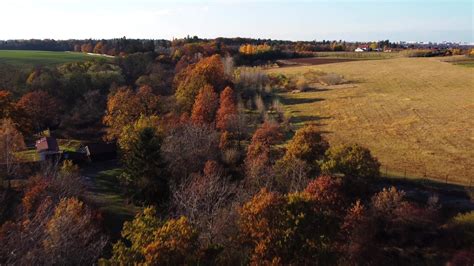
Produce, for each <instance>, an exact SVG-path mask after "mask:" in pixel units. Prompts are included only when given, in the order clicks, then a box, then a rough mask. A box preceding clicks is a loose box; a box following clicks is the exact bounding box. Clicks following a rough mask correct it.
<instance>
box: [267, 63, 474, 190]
mask: <svg viewBox="0 0 474 266" xmlns="http://www.w3.org/2000/svg"><path fill="white" fill-rule="evenodd" d="M311 71H323V72H326V73H337V74H340V75H343V77H344V80H346V81H347V82H345V83H344V84H339V85H329V86H324V85H321V84H319V83H318V84H311V83H310V84H309V85H310V87H313V88H315V89H313V90H310V91H308V92H301V93H295V94H292V93H283V94H281V97H282V102H283V104H284V105H285V108H286V110H287V111H288V112H289V113H291V116H292V122H293V123H295V124H303V123H312V122H314V123H317V124H318V125H319V126H320V128H321V130H322V131H323V132H325V135H326V137H327V138H328V140H329V141H330V143H331V144H339V143H349V142H357V143H360V144H363V145H364V146H366V147H368V148H370V150H371V151H372V152H373V154H374V155H375V156H376V157H378V159H379V160H380V162H381V163H382V169H381V170H382V172H383V174H385V172H386V171H387V172H388V174H389V175H394V176H402V177H403V176H411V177H419V178H424V177H427V178H431V179H437V180H441V181H443V182H445V181H446V179H447V180H448V182H450V183H459V184H464V185H470V184H471V182H474V181H472V178H474V130H473V128H474V69H473V68H468V67H463V66H460V65H455V64H452V63H449V62H443V61H441V60H440V58H394V59H387V60H364V61H352V62H342V63H332V64H327V65H317V66H296V67H285V68H278V69H271V70H269V72H270V73H282V74H284V75H287V76H289V77H292V78H296V79H297V78H301V77H302V76H303V74H305V73H309V72H311ZM473 185H474V184H473Z"/></svg>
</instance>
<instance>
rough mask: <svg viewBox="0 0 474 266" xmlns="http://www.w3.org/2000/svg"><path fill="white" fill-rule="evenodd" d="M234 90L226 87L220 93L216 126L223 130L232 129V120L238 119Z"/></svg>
mask: <svg viewBox="0 0 474 266" xmlns="http://www.w3.org/2000/svg"><path fill="white" fill-rule="evenodd" d="M234 97H235V96H234V91H233V90H232V89H231V88H230V87H226V88H225V89H224V90H223V91H222V92H221V95H220V101H219V109H218V110H217V116H216V128H218V129H220V130H223V131H230V130H232V122H233V121H234V120H235V119H237V115H238V113H237V105H236V103H235V99H234Z"/></svg>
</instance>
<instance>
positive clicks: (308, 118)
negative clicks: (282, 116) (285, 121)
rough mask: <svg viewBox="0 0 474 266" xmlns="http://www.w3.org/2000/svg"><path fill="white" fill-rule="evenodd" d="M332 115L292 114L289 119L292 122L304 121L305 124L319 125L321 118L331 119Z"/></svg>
mask: <svg viewBox="0 0 474 266" xmlns="http://www.w3.org/2000/svg"><path fill="white" fill-rule="evenodd" d="M331 118H332V117H330V116H317V115H298V116H293V117H291V119H290V122H291V123H294V124H300V123H306V124H310V123H312V124H315V125H317V126H321V125H322V124H320V123H319V122H321V121H322V120H326V119H331Z"/></svg>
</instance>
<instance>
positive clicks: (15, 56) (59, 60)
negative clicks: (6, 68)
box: [0, 50, 98, 67]
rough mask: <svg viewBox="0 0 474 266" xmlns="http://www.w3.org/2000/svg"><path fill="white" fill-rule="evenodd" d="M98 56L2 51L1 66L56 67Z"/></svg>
mask: <svg viewBox="0 0 474 266" xmlns="http://www.w3.org/2000/svg"><path fill="white" fill-rule="evenodd" d="M97 57H98V56H93V55H88V54H83V53H74V52H51V51H30V50H0V64H2V63H3V64H8V65H13V66H25V67H34V66H38V65H46V66H54V65H60V64H64V63H69V62H79V61H85V60H90V59H92V58H97Z"/></svg>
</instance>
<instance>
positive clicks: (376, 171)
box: [321, 144, 380, 179]
mask: <svg viewBox="0 0 474 266" xmlns="http://www.w3.org/2000/svg"><path fill="white" fill-rule="evenodd" d="M326 157H327V159H326V161H325V162H324V163H323V165H322V167H321V169H322V170H323V171H325V172H329V173H340V174H344V175H345V176H350V177H353V178H360V179H370V178H374V177H379V176H380V163H379V161H378V160H377V158H375V157H373V156H372V154H371V153H370V150H369V149H367V148H364V147H362V146H359V145H358V144H352V145H342V146H335V147H331V148H330V149H329V150H328V151H327V152H326Z"/></svg>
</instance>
